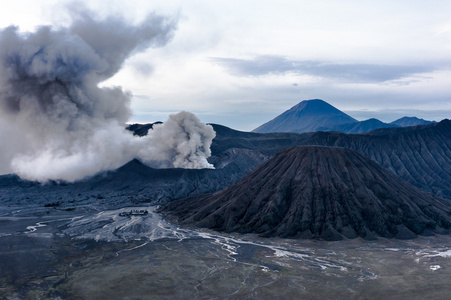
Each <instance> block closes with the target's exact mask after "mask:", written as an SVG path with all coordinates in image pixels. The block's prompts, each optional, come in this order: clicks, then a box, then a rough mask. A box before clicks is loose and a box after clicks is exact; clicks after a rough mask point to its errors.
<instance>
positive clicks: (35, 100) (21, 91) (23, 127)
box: [0, 11, 215, 182]
mask: <svg viewBox="0 0 451 300" xmlns="http://www.w3.org/2000/svg"><path fill="white" fill-rule="evenodd" d="M176 25H177V22H176V20H174V19H171V18H167V17H163V16H159V15H156V14H151V15H149V16H148V17H147V18H146V19H145V20H144V21H143V22H142V23H141V24H139V25H136V26H132V25H129V24H127V23H126V22H125V21H124V20H123V19H121V18H118V17H109V18H106V19H103V20H97V19H95V18H94V17H93V16H92V14H91V13H90V12H86V11H85V12H82V13H79V14H78V16H77V17H76V18H74V19H73V22H72V24H71V25H70V26H69V27H68V28H58V29H54V28H52V27H50V26H43V27H40V28H38V29H37V30H36V31H35V32H31V33H21V32H19V30H18V28H17V27H14V26H11V27H7V28H5V29H3V30H1V31H0V139H1V140H0V142H1V144H0V153H1V154H0V173H9V172H14V173H17V174H18V175H19V176H21V177H22V178H25V179H29V180H37V181H41V182H45V181H48V180H64V181H75V180H78V179H82V178H83V177H86V176H90V175H94V174H96V173H98V172H100V171H104V170H110V169H115V168H117V167H119V166H121V165H123V164H125V163H126V162H128V161H129V160H131V159H133V158H138V159H141V160H142V161H143V162H145V163H146V162H147V163H149V164H151V165H152V166H159V167H181V168H210V167H212V166H211V165H210V164H208V162H207V158H208V156H209V155H210V149H209V148H210V145H211V141H212V139H213V138H214V136H215V133H214V131H213V129H212V127H211V126H208V125H205V124H202V123H201V122H200V121H199V120H198V119H197V118H196V117H195V116H194V115H192V114H190V113H187V112H181V113H179V114H177V115H173V116H170V118H169V120H168V121H167V122H165V123H164V125H161V126H159V127H157V128H155V130H154V131H152V132H150V133H149V135H148V136H147V137H144V138H137V137H133V136H132V134H130V133H129V132H128V131H126V130H125V122H126V121H127V120H128V119H129V117H130V114H131V112H130V108H129V104H130V99H131V94H130V93H128V92H126V91H124V90H122V88H120V87H99V83H101V82H102V81H104V80H106V79H108V78H110V77H111V76H113V75H114V74H115V73H117V72H118V71H119V69H120V68H121V66H122V64H123V63H124V61H125V60H126V59H127V58H128V57H129V56H131V55H133V54H134V53H136V52H138V51H143V50H145V49H146V48H148V47H161V46H164V45H165V44H166V43H168V42H169V41H170V40H171V38H172V36H173V34H174V31H175V29H176Z"/></svg>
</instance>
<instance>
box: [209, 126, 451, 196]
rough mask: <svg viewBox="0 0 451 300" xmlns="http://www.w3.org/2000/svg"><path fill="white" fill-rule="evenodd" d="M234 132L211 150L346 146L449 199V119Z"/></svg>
mask: <svg viewBox="0 0 451 300" xmlns="http://www.w3.org/2000/svg"><path fill="white" fill-rule="evenodd" d="M215 129H216V127H215ZM229 130H230V131H231V129H229ZM236 134H237V136H238V138H223V137H221V135H220V134H218V136H217V138H215V140H213V145H212V149H215V152H216V154H218V153H221V152H224V151H226V150H227V149H230V148H246V149H252V151H259V152H261V153H263V154H265V155H268V156H272V155H274V154H275V153H277V152H278V151H280V150H282V149H284V148H287V147H292V146H300V145H322V146H338V147H344V148H350V149H353V150H356V151H358V152H360V153H361V154H363V155H365V156H366V157H368V158H370V159H372V160H373V161H375V162H377V163H378V164H380V165H381V166H383V167H384V168H386V169H388V170H390V171H391V172H393V173H395V174H397V175H398V176H399V177H401V178H403V179H404V180H406V181H408V182H409V183H411V184H413V185H415V186H417V187H419V188H421V189H423V190H425V191H428V192H432V193H434V194H437V195H440V196H442V197H446V198H449V199H451V121H450V120H443V121H441V122H439V123H432V124H429V125H422V126H415V127H399V128H382V129H377V130H374V131H370V132H367V133H365V134H344V133H339V132H315V133H303V134H297V135H296V134H288V133H284V134H281V133H279V134H249V135H247V136H240V135H239V133H236ZM232 135H233V134H232V133H229V136H232Z"/></svg>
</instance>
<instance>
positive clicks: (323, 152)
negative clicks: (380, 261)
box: [163, 146, 451, 240]
mask: <svg viewBox="0 0 451 300" xmlns="http://www.w3.org/2000/svg"><path fill="white" fill-rule="evenodd" d="M163 212H165V213H166V214H167V215H168V216H169V217H171V216H172V217H175V218H177V219H178V221H179V222H180V223H182V224H194V225H195V226H198V227H205V228H211V229H215V230H218V231H226V232H240V233H258V234H261V235H262V236H267V237H269V236H280V237H289V238H320V239H325V240H340V239H342V238H343V237H345V238H356V237H358V236H360V237H362V238H365V239H376V238H377V237H378V236H380V237H387V238H399V239H409V238H414V237H416V236H417V235H433V234H434V233H448V232H449V230H450V228H451V204H449V203H448V202H446V201H445V200H443V199H442V198H440V197H438V196H433V195H431V194H428V193H426V192H423V191H421V190H420V189H418V188H416V187H413V186H411V185H410V184H408V183H407V182H405V181H404V180H402V179H400V178H399V177H397V176H396V175H394V174H392V173H391V172H389V171H387V170H386V169H384V168H382V167H380V166H379V165H378V164H377V163H375V162H373V161H371V160H369V159H367V158H366V157H364V156H362V155H361V154H359V153H358V152H356V151H353V150H349V149H345V148H335V147H321V146H306V147H294V148H288V149H286V150H283V151H281V152H279V153H278V154H277V155H276V156H274V157H273V158H272V159H270V160H268V161H267V162H265V163H264V164H262V165H261V166H260V167H258V168H256V169H255V170H254V171H252V172H251V173H249V174H248V175H246V176H245V177H244V178H243V179H241V180H240V181H238V182H237V183H236V184H234V185H232V186H230V187H228V188H226V189H224V190H222V191H219V192H217V193H215V194H212V195H206V196H202V197H193V198H188V199H184V200H180V201H176V202H172V203H170V204H169V205H168V206H166V207H165V208H163Z"/></svg>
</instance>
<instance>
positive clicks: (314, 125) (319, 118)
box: [253, 99, 432, 133]
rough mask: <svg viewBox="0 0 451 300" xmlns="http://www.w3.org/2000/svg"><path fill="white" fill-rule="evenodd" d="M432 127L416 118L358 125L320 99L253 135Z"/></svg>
mask: <svg viewBox="0 0 451 300" xmlns="http://www.w3.org/2000/svg"><path fill="white" fill-rule="evenodd" d="M430 123H432V122H431V121H426V120H423V119H419V118H416V117H403V118H401V119H398V120H395V121H393V122H391V123H384V122H382V121H379V120H377V119H374V118H373V119H368V120H364V121H357V120H356V119H354V118H352V117H351V116H349V115H347V114H345V113H344V112H342V111H340V110H338V109H337V108H335V107H333V106H332V105H330V104H328V103H327V102H325V101H323V100H320V99H313V100H304V101H301V102H300V103H298V104H297V105H295V106H293V107H292V108H290V109H289V110H287V111H285V112H284V113H282V114H281V115H279V116H277V117H275V118H274V119H273V120H271V121H269V122H267V123H265V124H263V125H261V126H259V127H257V128H256V129H254V130H253V132H257V133H271V132H294V133H303V132H315V131H340V132H344V133H363V132H368V131H371V130H374V129H378V128H386V127H405V126H416V125H426V124H430Z"/></svg>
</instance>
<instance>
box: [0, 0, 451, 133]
mask: <svg viewBox="0 0 451 300" xmlns="http://www.w3.org/2000/svg"><path fill="white" fill-rule="evenodd" d="M65 3H69V2H65V1H43V0H40V1H35V0H33V1H22V0H16V1H2V9H1V12H0V27H2V28H4V27H7V26H9V25H17V26H19V28H20V30H21V31H24V32H25V31H33V30H34V28H35V27H36V26H39V25H44V24H46V25H49V24H50V25H53V26H64V25H65V24H67V22H68V20H69V18H68V17H67V16H68V14H70V10H69V11H68V10H67V8H66V5H65ZM83 3H84V4H85V5H86V6H87V7H88V8H91V9H92V10H94V11H96V12H97V13H98V14H99V17H105V16H107V15H111V14H115V15H117V14H119V15H122V16H123V17H124V18H126V19H127V20H129V21H130V22H131V23H135V22H139V21H140V20H142V19H143V18H144V17H145V16H146V15H147V14H148V13H150V12H152V11H156V12H158V13H162V14H165V15H169V16H173V17H174V18H178V29H177V31H176V33H175V35H174V38H173V40H172V41H171V42H170V43H169V44H168V45H166V46H165V47H162V48H155V49H148V50H147V51H145V52H143V53H139V54H137V55H135V56H133V57H131V58H129V59H128V60H127V61H126V63H125V65H124V66H123V68H122V70H121V71H120V72H119V73H118V74H117V75H116V76H114V77H113V78H111V79H110V80H108V81H107V82H105V83H104V84H105V85H120V86H122V87H123V88H125V89H127V90H130V91H131V92H132V93H133V100H132V110H133V113H134V116H133V118H132V119H131V120H130V121H131V122H152V121H157V120H166V118H167V116H168V114H170V113H175V112H178V111H181V110H187V111H191V112H193V113H195V114H196V115H197V116H198V117H199V118H200V119H201V120H202V121H204V122H209V123H219V124H223V125H226V126H229V127H232V128H235V129H240V130H252V129H254V128H255V127H257V126H259V125H261V124H262V123H265V122H267V121H269V120H270V119H272V118H274V117H275V116H277V115H279V114H280V113H282V112H284V111H285V110H287V109H289V108H290V107H292V106H293V105H295V104H297V103H298V102H300V101H302V100H305V99H315V98H319V99H323V100H325V101H327V102H329V103H330V104H332V105H334V106H335V107H337V108H338V109H340V110H342V111H344V112H347V113H348V114H350V115H351V116H353V117H354V118H356V119H360V120H363V119H367V118H370V117H376V118H378V119H380V120H382V121H386V122H387V121H393V120H395V119H397V118H399V117H403V116H406V115H407V116H417V117H420V118H424V119H429V120H437V121H439V120H441V119H444V118H451V17H450V16H451V1H446V0H428V1H426V0H424V1H423V0H417V1H402V0H397V1H393V0H391V1H365V0H358V1H357V0H356V1H350V0H349V1H346V0H341V1H336V0H329V1H320V0H319V1H311V0H309V1H282V0H278V1H264V0H260V1H246V0H243V1H212V0H210V1H207V0H204V1H202V0H198V1H195V0H190V1H187V0H184V1H174V0H171V1H159V0H157V1H123V0H122V1H89V2H88V1H86V2H81V4H80V5H82V4H83Z"/></svg>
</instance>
